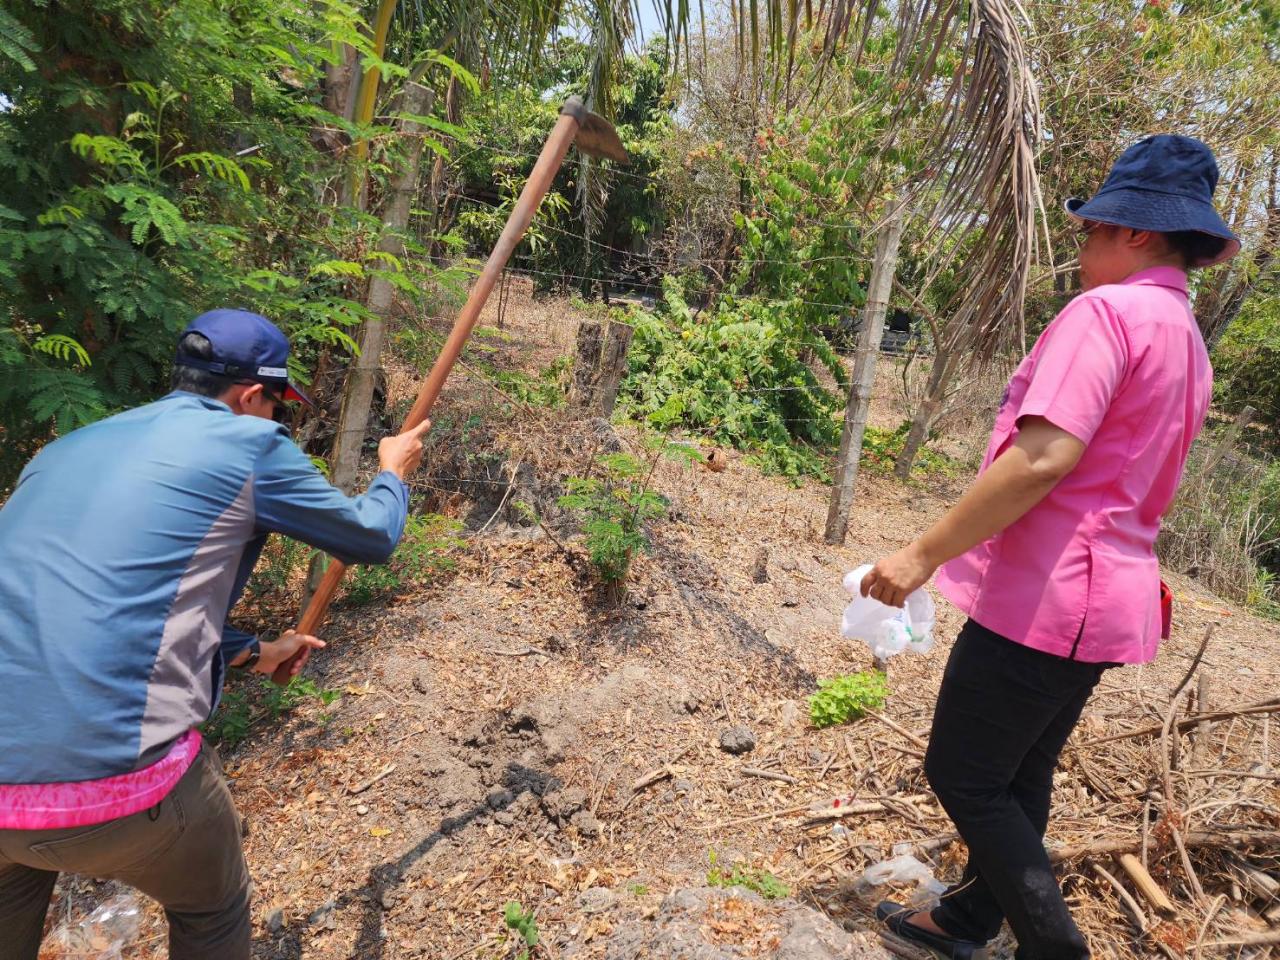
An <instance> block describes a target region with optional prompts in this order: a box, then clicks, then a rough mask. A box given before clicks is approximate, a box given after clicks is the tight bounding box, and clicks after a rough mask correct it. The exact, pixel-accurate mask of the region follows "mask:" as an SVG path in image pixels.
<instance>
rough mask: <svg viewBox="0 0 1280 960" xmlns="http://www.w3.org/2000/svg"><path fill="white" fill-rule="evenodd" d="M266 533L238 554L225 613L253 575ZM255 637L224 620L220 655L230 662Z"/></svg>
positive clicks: (257, 537)
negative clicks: (238, 563)
mask: <svg viewBox="0 0 1280 960" xmlns="http://www.w3.org/2000/svg"><path fill="white" fill-rule="evenodd" d="M266 542H267V535H266V534H259V535H258V536H256V537H254V538H253V539H252V540H250V541H249V542H248V543H247V544H245V548H244V553H243V554H241V555H240V566H239V567H238V568H237V569H236V578H235V581H234V582H233V584H232V586H231V598H230V602H229V603H228V604H227V615H228V616H230V615H231V610H232V609H233V608H234V607H235V605H236V604H237V603H239V602H240V596H241V595H242V594H243V593H244V588H245V584H247V583H248V582H249V577H250V576H252V575H253V568H254V567H255V566H257V565H258V557H260V556H261V555H262V548H263V547H264V546H265V545H266ZM255 639H257V638H256V637H255V636H254V635H253V634H252V633H245V632H244V631H243V630H237V629H236V628H235V627H233V626H232V625H231V623H230V621H227V622H224V623H223V625H222V657H223V659H224V660H225V661H226V662H227V663H230V662H231V661H232V660H234V659H235V658H236V656H237V655H239V653H240V651H241V650H243V649H244V648H245V647H247V646H248V645H249V644H250V643H252V642H253V641H254V640H255Z"/></svg>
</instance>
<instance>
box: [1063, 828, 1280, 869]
mask: <svg viewBox="0 0 1280 960" xmlns="http://www.w3.org/2000/svg"><path fill="white" fill-rule="evenodd" d="M1184 841H1185V843H1186V845H1187V847H1188V849H1193V850H1194V849H1203V848H1207V847H1220V848H1224V849H1225V848H1230V849H1240V848H1243V847H1254V846H1261V847H1262V848H1263V849H1273V848H1274V845H1275V844H1277V843H1280V830H1234V831H1231V832H1222V833H1218V832H1214V831H1205V830H1193V831H1191V832H1189V833H1187V834H1186V836H1185V837H1184ZM1141 843H1142V841H1141V839H1139V838H1137V837H1126V838H1124V839H1120V840H1098V841H1095V842H1093V843H1082V844H1078V845H1075V846H1070V847H1058V848H1057V849H1056V850H1050V851H1049V860H1050V861H1052V862H1053V863H1067V862H1069V861H1072V860H1079V859H1081V858H1082V857H1099V856H1117V855H1119V854H1122V853H1135V852H1136V851H1137V850H1138V849H1139V848H1140V846H1141ZM1268 845H1270V846H1268Z"/></svg>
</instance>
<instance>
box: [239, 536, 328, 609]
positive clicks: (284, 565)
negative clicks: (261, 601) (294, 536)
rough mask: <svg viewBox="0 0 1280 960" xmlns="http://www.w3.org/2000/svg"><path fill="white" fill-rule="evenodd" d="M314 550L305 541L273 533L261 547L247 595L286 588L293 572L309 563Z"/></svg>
mask: <svg viewBox="0 0 1280 960" xmlns="http://www.w3.org/2000/svg"><path fill="white" fill-rule="evenodd" d="M314 552H315V551H314V550H312V548H311V547H308V546H307V545H306V544H305V543H302V542H300V541H298V540H291V539H290V538H289V537H285V536H282V535H280V534H273V535H272V536H271V537H270V538H269V539H268V540H267V543H266V546H264V547H263V548H262V556H261V557H259V559H258V565H257V566H256V567H254V570H253V576H251V577H250V578H249V584H248V593H249V595H250V596H251V597H261V596H264V595H266V594H269V593H279V592H280V591H282V590H285V589H287V588H288V586H289V580H290V579H291V578H292V576H293V574H294V572H295V571H297V570H300V569H301V568H302V567H303V565H304V564H306V563H309V562H310V558H311V555H312V554H313V553H314Z"/></svg>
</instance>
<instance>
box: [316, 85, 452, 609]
mask: <svg viewBox="0 0 1280 960" xmlns="http://www.w3.org/2000/svg"><path fill="white" fill-rule="evenodd" d="M430 109H431V91H430V90H428V89H427V88H426V87H424V86H422V85H420V84H417V83H410V84H407V85H406V87H405V91H404V112H405V113H408V114H414V115H417V116H422V115H423V114H426V113H427V112H428V111H429V110H430ZM425 130H426V127H425V126H423V125H422V124H420V123H417V122H415V121H413V120H401V121H400V134H401V136H402V137H405V138H406V139H407V140H408V141H409V143H408V149H407V151H406V154H405V158H404V162H403V165H402V166H401V168H400V171H399V173H398V174H397V175H396V178H395V180H394V181H393V182H392V184H391V189H390V192H389V195H388V201H387V206H386V210H385V212H384V213H383V216H382V236H381V238H380V239H379V240H378V247H377V249H378V250H381V251H382V252H383V253H389V254H391V255H392V256H394V257H401V256H403V255H404V240H403V239H402V237H403V234H404V231H405V229H406V228H407V227H408V225H409V211H410V208H411V207H412V205H413V198H414V194H415V193H416V192H417V187H418V168H419V166H420V163H421V160H422V137H421V134H422V133H424V132H425ZM383 266H384V269H385V264H384V265H383ZM394 294H395V288H394V287H393V286H392V285H391V283H390V282H389V281H387V280H385V279H383V278H382V277H376V276H375V277H373V278H372V279H371V280H370V281H369V291H368V294H367V295H366V299H365V305H366V306H367V307H368V308H369V318H368V319H367V320H365V322H364V326H363V327H361V328H360V337H359V341H360V354H359V356H357V357H356V358H355V360H354V361H353V362H352V364H351V366H350V367H349V368H348V370H347V377H346V381H345V382H344V383H343V387H342V408H341V411H340V412H339V413H338V428H337V432H336V434H335V436H334V441H333V455H332V457H331V462H330V474H329V477H330V480H331V481H332V482H333V484H334V486H336V487H337V488H338V489H339V490H341V491H342V492H343V493H346V494H348V495H349V494H351V493H352V492H353V491H354V489H355V486H356V480H357V479H358V475H359V471H360V453H361V451H362V449H363V447H364V438H365V432H366V431H367V430H368V427H369V411H370V409H371V407H372V406H373V392H374V389H375V388H376V386H377V383H378V376H379V374H380V373H381V371H382V344H383V341H384V340H385V338H386V320H387V317H388V316H389V315H390V312H391V305H392V301H393V299H394ZM325 566H326V563H325V558H324V557H323V555H317V557H316V560H315V562H313V563H312V565H311V573H310V576H309V578H308V583H307V596H306V597H305V599H304V601H303V608H304V609H305V608H306V606H307V604H308V603H310V600H311V594H312V593H313V592H314V591H315V588H316V586H317V585H318V583H319V580H320V577H321V576H323V574H324V568H325Z"/></svg>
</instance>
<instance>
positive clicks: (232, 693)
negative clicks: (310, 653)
mask: <svg viewBox="0 0 1280 960" xmlns="http://www.w3.org/2000/svg"><path fill="white" fill-rule="evenodd" d="M341 696H342V692H341V691H339V690H327V689H325V688H323V687H321V686H319V685H318V684H317V683H316V682H315V681H314V680H312V679H311V678H310V677H294V678H293V679H292V680H290V681H289V683H288V685H287V686H283V687H277V686H276V685H275V684H274V683H272V682H271V681H270V680H268V679H267V678H266V677H258V682H257V683H252V682H250V680H249V679H248V678H245V679H244V680H243V681H241V682H240V683H237V684H235V685H234V686H232V687H231V688H230V689H228V690H227V692H226V693H225V694H223V697H222V702H221V703H220V704H219V705H218V712H217V713H215V714H214V715H213V716H212V717H210V718H209V719H208V720H207V721H205V723H204V724H203V725H201V727H200V730H201V732H203V733H204V735H205V736H207V737H208V738H209V739H210V740H213V741H214V742H216V743H218V744H220V745H222V746H225V747H228V748H230V747H235V746H237V745H238V744H240V743H241V742H243V741H244V739H245V737H247V736H248V735H249V728H250V727H252V726H253V725H254V724H255V723H256V722H257V721H259V720H261V719H262V718H263V717H270V718H271V720H273V721H275V720H279V719H280V718H281V717H283V716H284V715H285V714H288V713H292V712H293V711H294V710H296V709H297V708H298V707H299V706H301V705H302V704H303V703H304V702H305V701H307V700H315V701H318V702H319V703H320V704H321V705H322V706H325V707H328V706H330V705H332V704H333V702H334V701H336V700H337V699H338V698H340V697H341ZM332 719H333V717H332V715H331V714H328V713H323V714H321V717H320V723H321V725H322V726H326V725H328V723H329V722H330V721H331V720H332Z"/></svg>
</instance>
